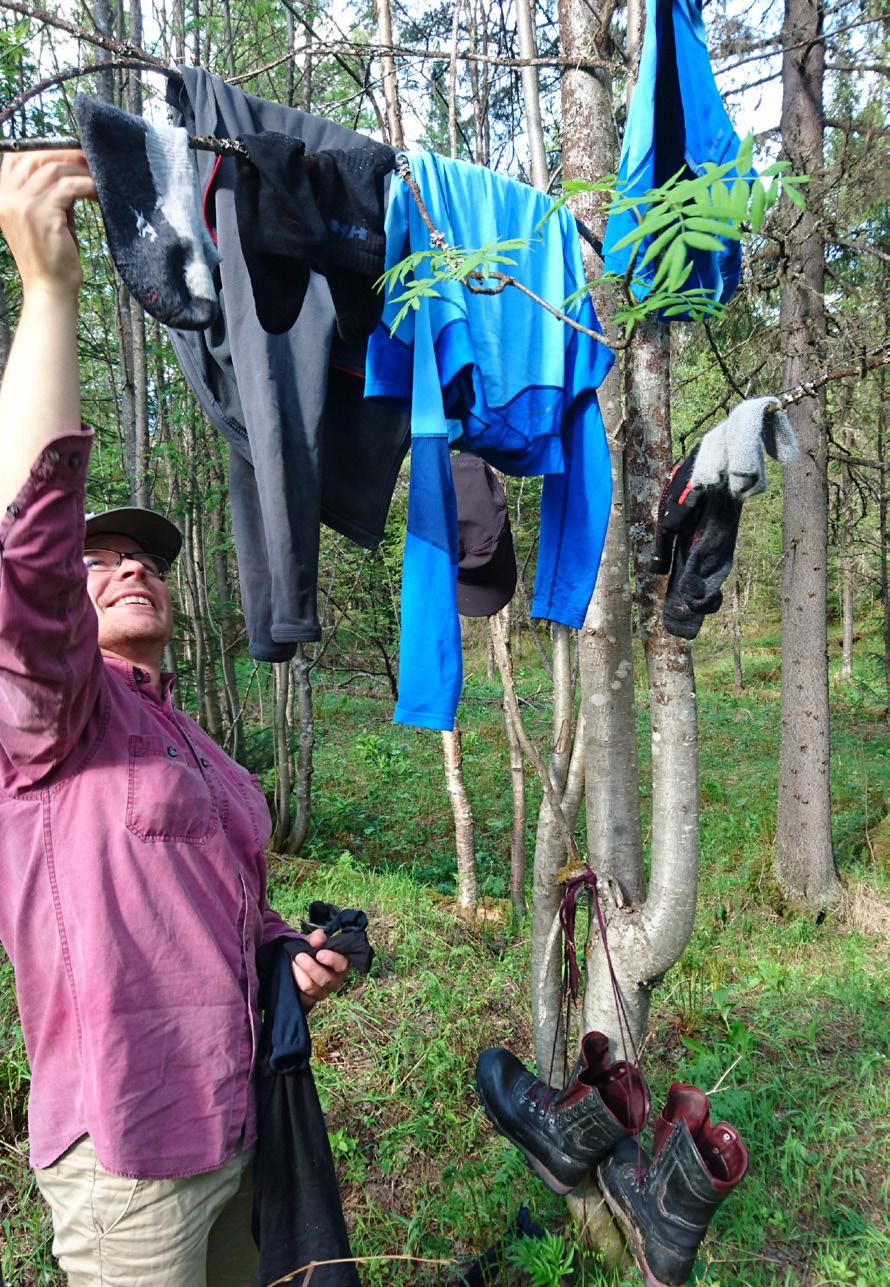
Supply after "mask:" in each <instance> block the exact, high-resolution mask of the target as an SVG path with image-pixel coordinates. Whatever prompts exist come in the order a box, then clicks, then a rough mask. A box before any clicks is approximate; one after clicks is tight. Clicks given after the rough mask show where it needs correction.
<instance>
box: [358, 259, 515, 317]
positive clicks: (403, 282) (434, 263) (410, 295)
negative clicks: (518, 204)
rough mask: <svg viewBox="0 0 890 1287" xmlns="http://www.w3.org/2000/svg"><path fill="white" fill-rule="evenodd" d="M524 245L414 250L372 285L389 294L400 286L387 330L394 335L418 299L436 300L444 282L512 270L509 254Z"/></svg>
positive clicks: (394, 299) (488, 275) (418, 302)
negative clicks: (395, 306) (507, 268)
mask: <svg viewBox="0 0 890 1287" xmlns="http://www.w3.org/2000/svg"><path fill="white" fill-rule="evenodd" d="M527 245H528V242H527V241H526V239H525V238H517V237H514V238H512V239H510V238H508V239H507V240H506V241H487V242H485V243H484V245H482V246H480V247H478V248H477V249H474V250H465V249H464V248H463V247H461V246H455V247H450V246H449V247H446V248H445V249H437V248H433V249H430V250H417V251H415V252H414V253H413V254H411V255H407V256H406V257H405V258H404V259H400V260H399V262H398V263H397V264H394V265H393V267H392V268H388V269H387V270H386V272H385V273H383V275H382V276H381V277H380V278H378V280H377V282H376V286H377V288H378V290H379V289H381V288H383V289H386V290H387V291H388V292H389V293H390V295H392V291H393V289H394V288H395V287H398V286H404V288H405V289H404V290H403V292H402V294H401V295H392V302H393V303H394V304H401V305H402V307H401V308H400V309H399V311H398V313H397V314H396V316H395V318H394V320H393V323H392V325H391V327H390V334H391V335H394V334H395V332H396V330H397V328H398V326H399V324H400V322H401V321H402V320H403V319H404V318H405V317H406V316H407V315H408V313H409V312H411V311H413V312H416V311H417V309H418V308H419V307H420V301H421V300H422V299H438V298H439V297H440V291H439V288H440V287H441V286H443V285H444V284H445V283H446V282H467V281H469V280H470V279H472V278H480V279H482V280H484V279H485V278H488V277H490V276H491V273H492V272H498V271H500V269H501V268H503V267H514V266H515V264H516V260H515V259H512V258H511V257H510V255H509V254H508V252H509V251H513V250H523V249H525V247H526V246H527Z"/></svg>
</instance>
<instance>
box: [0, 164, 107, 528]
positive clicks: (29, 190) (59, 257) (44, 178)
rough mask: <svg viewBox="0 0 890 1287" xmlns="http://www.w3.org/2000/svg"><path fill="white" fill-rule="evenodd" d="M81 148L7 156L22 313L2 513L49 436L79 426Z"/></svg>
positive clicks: (5, 216)
mask: <svg viewBox="0 0 890 1287" xmlns="http://www.w3.org/2000/svg"><path fill="white" fill-rule="evenodd" d="M95 196H96V186H95V184H94V183H93V180H92V178H91V177H90V173H89V170H88V169H87V166H86V160H85V158H84V156H83V154H82V153H81V152H78V151H73V150H72V151H64V152H34V153H31V154H30V155H26V156H13V157H10V156H6V157H4V158H3V161H2V164H0V229H2V232H3V235H4V237H5V238H6V241H7V242H8V244H9V248H10V250H11V251H12V254H13V258H14V259H15V262H16V266H17V268H18V270H19V274H20V276H21V279H22V297H23V300H24V303H23V304H22V316H21V320H20V321H19V325H18V330H17V331H16V335H15V339H14V340H13V344H12V348H11V349H10V353H9V359H8V361H7V364H6V371H5V373H4V376H3V383H2V385H0V459H2V460H3V474H2V479H0V513H2V511H3V510H4V509H6V508H7V507H8V506H9V504H10V502H11V501H13V500H14V498H15V497H16V495H17V494H18V492H19V491H20V490H21V487H22V485H23V484H24V483H25V481H26V480H27V478H28V474H29V473H30V470H31V466H32V465H33V464H34V462H35V460H36V459H37V456H38V455H39V454H40V452H41V451H43V449H44V448H45V447H46V446H47V444H48V443H50V442H52V441H53V439H54V438H59V437H62V436H63V435H65V434H71V433H77V432H79V430H80V385H79V381H78V369H77V296H78V292H79V290H80V286H81V283H82V281H83V270H82V269H81V266H80V252H79V250H78V247H77V240H76V238H75V236H74V221H73V214H72V209H73V205H74V202H75V201H76V200H78V198H83V197H87V198H95Z"/></svg>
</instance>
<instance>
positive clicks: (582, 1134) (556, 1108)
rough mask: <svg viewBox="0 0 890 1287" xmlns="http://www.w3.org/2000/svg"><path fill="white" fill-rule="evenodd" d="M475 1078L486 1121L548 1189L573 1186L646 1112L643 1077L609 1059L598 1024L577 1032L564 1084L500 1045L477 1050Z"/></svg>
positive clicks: (563, 1189)
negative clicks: (553, 1082) (577, 1047)
mask: <svg viewBox="0 0 890 1287" xmlns="http://www.w3.org/2000/svg"><path fill="white" fill-rule="evenodd" d="M476 1084H477V1085H478V1087H479V1096H480V1098H481V1100H482V1106H483V1107H484V1109H485V1113H486V1115H487V1117H488V1119H489V1121H490V1122H491V1124H492V1126H494V1128H495V1130H496V1131H499V1132H500V1134H501V1135H505V1136H506V1137H507V1139H508V1140H509V1141H510V1142H511V1144H515V1145H516V1147H517V1148H518V1149H519V1150H520V1152H521V1153H523V1154H524V1155H525V1157H526V1159H527V1161H528V1163H529V1165H530V1166H531V1168H532V1170H533V1171H534V1172H535V1173H536V1174H537V1175H539V1176H540V1177H541V1179H542V1180H543V1181H544V1183H545V1184H546V1185H547V1187H548V1188H549V1189H552V1190H553V1192H554V1193H568V1192H569V1191H570V1190H571V1189H573V1188H574V1187H575V1185H576V1184H578V1183H580V1181H581V1180H582V1179H583V1178H584V1176H585V1174H586V1173H587V1172H588V1171H589V1170H590V1169H591V1168H592V1167H594V1166H595V1165H596V1163H597V1162H598V1161H599V1160H600V1158H603V1157H605V1156H606V1154H607V1153H608V1152H609V1151H610V1149H612V1148H613V1147H614V1145H615V1144H616V1143H617V1141H618V1140H620V1139H623V1138H624V1137H625V1136H627V1135H630V1134H632V1133H634V1132H636V1131H639V1130H641V1129H642V1127H643V1125H644V1123H645V1121H646V1118H647V1117H648V1116H649V1091H648V1088H647V1086H646V1083H645V1081H644V1080H643V1078H642V1076H641V1075H640V1073H639V1071H638V1070H637V1069H636V1068H634V1067H633V1066H632V1065H631V1064H628V1063H625V1062H623V1061H622V1062H620V1063H611V1062H610V1060H609V1042H608V1040H607V1038H606V1037H604V1036H603V1034H602V1033H601V1032H588V1033H587V1035H586V1036H585V1037H582V1039H581V1053H580V1055H579V1056H578V1060H577V1063H576V1064H575V1067H574V1069H573V1070H572V1076H571V1078H570V1080H569V1083H568V1085H567V1086H566V1087H565V1088H564V1089H563V1090H557V1089H555V1088H553V1087H551V1086H548V1085H547V1083H546V1082H544V1081H540V1080H539V1079H538V1078H537V1077H535V1076H534V1074H533V1073H531V1072H530V1071H529V1070H528V1069H527V1068H526V1067H525V1065H524V1064H522V1063H520V1061H519V1060H518V1059H517V1058H516V1056H515V1055H513V1054H511V1053H510V1051H509V1050H504V1049H502V1048H501V1047H500V1046H498V1047H495V1048H494V1049H492V1050H483V1052H482V1054H481V1055H480V1056H479V1061H478V1063H477V1064H476Z"/></svg>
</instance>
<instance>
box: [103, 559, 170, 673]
mask: <svg viewBox="0 0 890 1287" xmlns="http://www.w3.org/2000/svg"><path fill="white" fill-rule="evenodd" d="M99 549H102V550H117V551H119V552H120V553H121V554H123V555H124V558H123V559H122V561H121V565H120V567H117V568H111V569H104V568H93V569H92V570H91V571H90V572H89V573H88V574H87V590H88V592H89V596H90V598H91V599H92V601H93V606H94V607H95V609H96V615H97V617H98V618H99V647H100V648H101V649H102V651H103V652H110V653H114V654H116V655H119V656H124V657H126V658H128V659H129V660H132V661H136V660H139V654H140V653H142V652H143V651H144V654H145V655H144V658H143V660H144V662H145V664H146V665H151V664H157V658H159V657H160V654H161V651H162V649H163V647H164V645H165V644H166V643H167V642H168V641H169V639H170V636H171V634H172V633H173V611H172V606H171V601H170V591H169V589H168V588H167V586H166V584H165V583H164V581H162V579H161V578H160V577H159V576H155V575H154V574H153V573H152V572H149V571H148V569H147V568H145V567H143V566H142V564H141V563H137V562H136V561H135V560H133V559H128V558H127V557H126V555H127V554H128V553H133V552H141V550H142V547H141V546H140V545H139V542H138V541H135V540H134V539H133V537H132V536H124V535H123V534H120V535H115V534H113V533H103V534H102V535H101V536H97V537H94V538H91V539H90V540H88V541H87V543H86V546H85V548H84V553H85V554H89V552H90V550H99Z"/></svg>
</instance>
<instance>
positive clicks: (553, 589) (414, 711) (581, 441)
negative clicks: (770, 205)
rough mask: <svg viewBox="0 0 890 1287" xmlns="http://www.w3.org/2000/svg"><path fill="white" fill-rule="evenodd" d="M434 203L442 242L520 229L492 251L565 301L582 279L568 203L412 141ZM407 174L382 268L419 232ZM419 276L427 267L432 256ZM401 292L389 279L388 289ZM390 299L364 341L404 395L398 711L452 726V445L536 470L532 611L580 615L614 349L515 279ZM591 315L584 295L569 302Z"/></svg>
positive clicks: (603, 481) (387, 389)
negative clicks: (406, 453)
mask: <svg viewBox="0 0 890 1287" xmlns="http://www.w3.org/2000/svg"><path fill="white" fill-rule="evenodd" d="M408 159H409V163H410V168H411V173H412V175H413V177H414V179H415V180H416V182H417V184H418V186H419V188H420V191H421V193H422V196H423V200H424V204H425V205H426V207H427V210H428V212H429V215H430V218H431V219H432V221H433V223H434V224H435V226H436V228H438V229H439V230H440V231H441V232H442V233H443V234H444V236H445V239H446V241H447V242H448V244H449V245H451V246H454V247H458V246H464V247H467V248H475V247H479V246H481V245H482V244H484V243H485V242H489V241H495V240H505V239H507V238H511V239H512V238H527V239H528V243H529V244H528V247H527V248H526V249H523V250H519V251H513V252H510V254H511V258H513V259H514V260H515V261H516V262H515V264H513V265H508V266H502V267H503V270H504V271H506V272H509V273H510V274H511V275H513V276H515V277H516V278H517V279H518V280H519V281H521V282H522V283H523V284H524V285H525V286H527V287H528V288H529V289H530V290H531V291H533V292H534V293H535V294H536V295H538V296H540V297H541V298H542V299H546V300H547V301H548V302H549V303H551V304H554V305H556V306H557V307H559V306H560V305H561V304H562V302H563V301H564V300H565V299H566V298H567V297H568V296H569V295H570V294H572V293H573V292H574V291H575V290H577V289H578V287H579V286H581V285H582V284H583V283H584V281H585V274H584V268H583V264H582V261H581V251H580V245H579V242H578V230H577V225H576V224H575V220H574V219H573V218H572V216H571V214H569V212H568V211H567V210H565V209H562V210H560V211H558V212H557V213H556V214H555V215H552V217H551V218H550V219H548V220H547V222H546V223H545V224H544V225H543V226H542V227H540V228H539V226H538V225H539V224H540V222H541V220H542V219H543V217H544V216H545V214H546V213H547V212H548V210H551V209H552V206H553V202H552V201H551V200H550V198H548V197H546V196H545V195H544V194H542V193H540V192H537V191H535V190H534V189H532V188H528V187H525V186H524V185H522V184H519V183H516V182H514V181H513V180H511V179H506V178H503V177H502V176H500V175H496V174H492V173H491V171H489V170H486V169H484V168H482V167H480V166H474V165H469V164H467V163H465V162H462V161H451V160H446V159H443V158H442V157H437V156H435V155H433V154H432V153H428V152H415V153H411V154H409V157H408ZM429 244H430V243H429V231H428V229H427V227H426V225H425V224H424V222H423V220H422V218H421V215H420V212H419V210H418V208H417V205H416V203H415V201H414V199H413V197H412V196H411V193H410V191H409V190H408V187H407V185H406V184H405V183H403V182H402V181H401V180H400V179H399V178H397V177H396V178H394V179H393V181H392V185H391V188H390V197H389V206H388V209H387V215H386V247H387V249H386V255H387V267H389V266H391V265H393V264H395V263H397V262H399V261H400V260H401V259H403V258H404V257H405V256H406V255H407V254H409V253H411V252H413V251H417V250H422V249H426V248H428V247H429ZM417 275H418V276H421V275H429V273H428V268H427V266H426V264H422V265H421V266H420V267H419V268H418V269H417ZM393 293H394V294H395V295H398V294H399V290H398V289H397V290H396V291H395V292H393ZM398 308H399V305H398V304H396V303H394V302H393V299H392V298H391V296H390V297H388V298H387V301H386V307H385V310H384V315H383V322H382V324H381V326H379V327H378V329H377V330H376V331H375V332H374V334H373V335H372V336H371V340H370V343H369V346H368V361H367V375H366V389H365V392H366V396H368V397H371V396H375V395H383V396H387V397H396V398H404V399H410V402H411V444H412V446H411V477H410V485H409V493H408V534H407V538H406V542H405V557H404V563H403V575H402V639H401V650H400V671H399V701H398V705H397V707H396V712H395V719H396V720H397V721H398V722H400V723H405V724H415V725H418V726H420V727H423V728H436V729H450V728H452V727H453V725H454V716H455V712H456V710H457V704H458V700H459V697H460V688H461V682H462V666H461V648H460V625H459V620H458V613H457V603H456V583H457V561H458V557H457V510H456V502H455V496H454V487H453V483H452V479H451V469H450V466H449V459H448V453H449V447H456V448H458V449H462V450H468V451H473V452H475V453H476V454H477V455H480V456H482V457H483V458H484V459H485V460H487V461H488V462H489V463H490V464H492V465H494V466H495V467H496V468H498V469H501V470H503V471H504V472H505V473H507V474H513V475H520V476H526V475H530V474H543V475H544V485H543V492H542V500H541V525H540V538H539V551H538V563H537V573H536V578H535V589H534V597H533V603H532V613H533V615H534V616H536V617H542V618H546V619H548V620H551V621H558V622H561V623H563V624H565V625H569V626H575V627H578V626H580V625H581V624H582V622H583V620H584V615H585V613H586V611H587V605H588V603H589V601H590V596H591V594H592V593H593V587H594V583H595V581H596V574H597V570H598V567H599V560H600V555H601V553H602V547H603V541H604V539H605V533H606V525H607V522H608V516H609V506H610V502H611V472H610V466H609V453H608V447H607V444H606V438H605V432H604V430H603V424H602V418H601V416H600V412H599V406H598V404H597V400H596V392H595V390H596V388H597V386H598V385H599V384H600V383H601V382H602V380H603V378H604V376H605V375H606V372H607V371H608V370H609V367H610V366H611V364H612V362H613V360H614V358H613V355H612V353H611V352H610V351H609V349H607V348H606V347H605V346H604V345H602V344H600V343H599V342H598V341H596V340H594V339H592V338H591V337H589V336H586V335H583V334H581V333H580V332H578V331H576V330H574V329H573V328H571V327H569V326H567V325H566V324H565V323H563V322H560V321H559V320H558V319H557V318H555V317H553V316H552V315H551V314H549V313H548V312H547V311H546V310H545V309H543V308H541V306H540V305H539V304H537V303H535V301H533V300H531V299H529V298H528V297H527V296H525V295H523V294H522V293H521V292H519V291H517V290H516V289H515V288H513V287H509V286H508V287H506V288H505V289H504V290H503V291H502V292H501V293H500V294H497V295H475V294H473V293H472V292H470V291H469V290H467V289H466V287H464V286H462V285H460V284H459V283H446V284H444V285H440V286H439V287H438V297H437V298H433V299H425V300H423V301H422V302H421V304H420V307H419V308H418V309H417V310H416V311H415V312H412V313H410V314H409V315H408V316H407V317H406V318H405V319H404V320H403V322H402V323H401V324H400V326H399V328H398V330H397V332H396V334H395V336H390V334H389V329H388V328H389V326H390V325H391V323H392V321H393V319H394V317H395V315H396V313H397V311H398ZM574 316H575V317H576V318H577V320H578V321H579V322H580V323H582V324H583V325H585V326H587V327H589V328H591V329H598V323H597V320H596V315H595V313H594V310H593V305H592V304H591V302H590V299H589V296H585V297H584V298H583V299H582V301H581V302H580V303H579V304H578V305H577V306H576V307H575V310H574Z"/></svg>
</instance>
